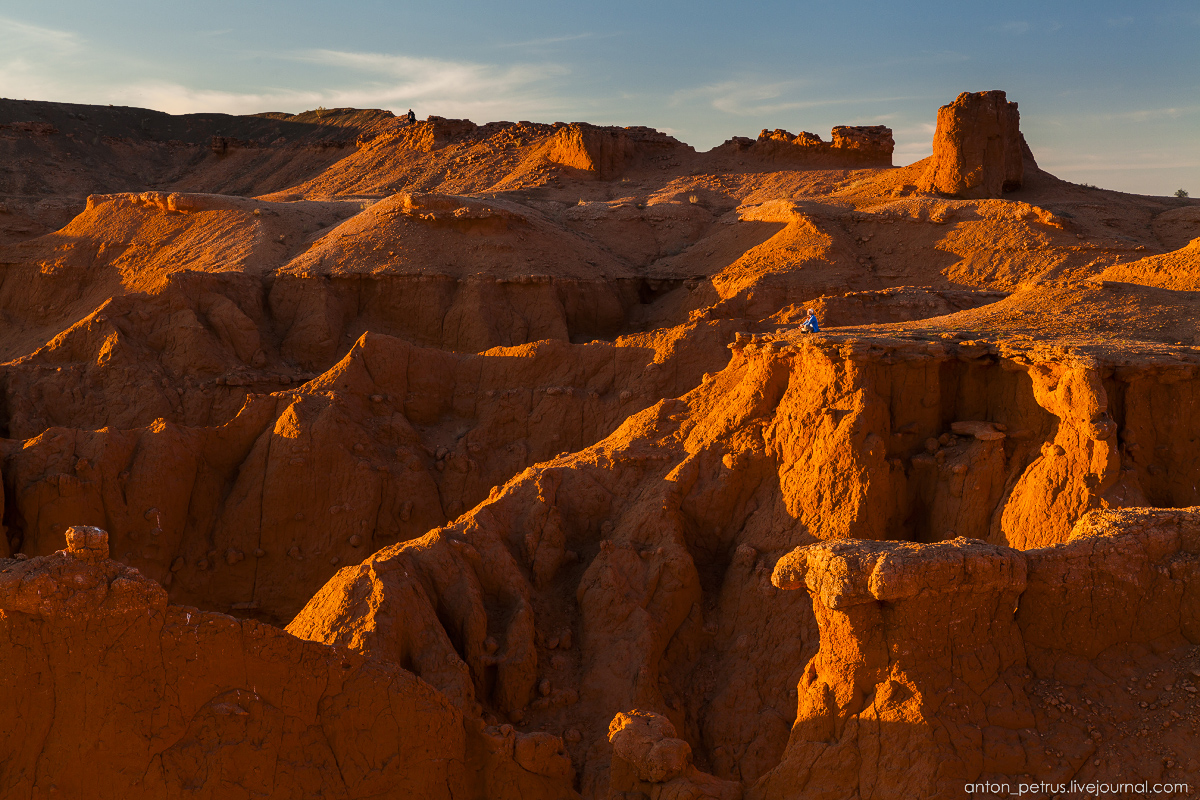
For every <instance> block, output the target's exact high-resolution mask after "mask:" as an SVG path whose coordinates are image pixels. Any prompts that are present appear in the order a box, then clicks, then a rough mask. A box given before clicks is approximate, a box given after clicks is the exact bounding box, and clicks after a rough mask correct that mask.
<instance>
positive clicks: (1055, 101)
mask: <svg viewBox="0 0 1200 800" xmlns="http://www.w3.org/2000/svg"><path fill="white" fill-rule="evenodd" d="M988 89H1003V90H1005V91H1006V92H1007V93H1008V98H1009V99H1010V100H1015V101H1016V102H1017V103H1018V104H1019V108H1020V112H1021V128H1022V131H1023V132H1024V134H1025V138H1026V140H1027V141H1028V142H1029V145H1030V147H1031V148H1032V149H1033V152H1034V155H1035V156H1036V157H1037V159H1038V163H1039V164H1040V165H1041V166H1042V168H1043V169H1047V170H1049V171H1050V172H1052V173H1054V174H1056V175H1058V176H1059V177H1062V178H1065V179H1067V180H1071V181H1075V182H1078V183H1088V184H1094V185H1097V186H1101V187H1104V188H1108V189H1119V190H1122V191H1128V192H1137V193H1141V194H1157V195H1164V194H1171V193H1173V192H1174V191H1175V190H1176V189H1180V188H1183V189H1187V190H1189V191H1190V193H1191V195H1192V196H1193V197H1200V0H1176V1H1175V2H1154V1H1153V0H1145V1H1144V2H1108V1H1107V0H1087V1H1086V2H1054V1H1053V0H1040V1H1039V2H1023V0H1008V1H1007V2H1003V3H990V2H988V3H985V2H978V1H977V0H966V2H907V3H905V2H896V0H891V2H874V1H873V0H857V2H841V3H839V2H830V0H822V2H819V3H818V2H803V1H801V0H791V2H747V1H746V0H743V1H742V2H736V3H735V2H721V3H717V2H709V1H708V0H691V1H690V2H665V1H664V2H655V1H654V0H638V1H627V0H608V1H607V2H594V1H593V2H586V3H585V2H577V1H576V0H554V1H553V2H549V1H546V2H543V1H542V0H533V1H530V2H509V3H502V2H495V0H491V2H480V1H479V0H454V2H446V1H443V2H401V1H399V0H392V1H391V2H384V0H361V1H359V2H353V0H341V2H330V0H321V2H313V1H312V0H287V1H286V2H282V1H280V2H274V1H264V2H252V1H251V0H237V1H235V2H231V1H230V0H204V2H188V3H184V2H181V1H180V0H158V2H153V3H150V2H127V1H126V0H107V2H104V3H97V2H95V0H37V2H30V1H29V0H25V1H24V2H16V1H15V0H0V97H9V98H18V99H29V100H54V101H61V102H75V103H101V104H107V103H112V104H116V105H132V106H141V107H147V108H154V109H158V110H161V111H168V112H171V113H187V112H194V111H220V112H227V113H235V114H237V113H256V112H260V111H287V112H292V113H295V112H299V111H303V110H306V109H311V108H316V107H318V106H325V107H326V108H335V107H343V106H355V107H360V108H362V107H366V108H387V109H391V110H393V111H397V112H403V111H406V110H407V109H408V108H409V107H411V108H413V109H414V110H415V111H416V113H417V115H418V116H419V117H421V118H424V117H425V116H427V115H429V114H438V115H441V116H446V117H467V118H470V119H472V120H474V121H476V122H480V123H482V122H487V121H493V120H512V121H517V120H533V121H539V122H554V121H564V122H573V121H587V122H592V123H596V124H602V125H648V126H650V127H654V128H658V129H659V130H662V131H666V132H667V133H670V134H672V135H673V136H675V137H677V138H679V139H681V140H683V141H685V142H687V143H688V144H690V145H692V146H694V147H696V148H697V149H700V150H704V149H708V148H710V147H713V146H715V145H718V144H720V143H721V142H723V141H725V140H726V139H728V138H729V137H731V136H751V137H753V136H756V135H757V134H758V131H759V130H760V129H762V128H785V129H787V130H789V131H792V132H793V133H796V132H799V131H801V130H806V131H811V132H814V133H817V134H819V135H820V136H822V138H825V139H828V138H829V130H830V128H832V127H833V126H834V125H888V126H889V127H891V128H892V129H893V131H894V135H895V139H896V154H895V157H894V163H896V164H897V165H905V164H909V163H912V162H913V161H916V160H919V159H921V158H924V157H925V156H927V155H929V153H930V149H931V143H932V138H933V131H934V125H935V120H936V115H937V108H938V106H940V105H944V104H946V103H949V102H951V101H952V100H953V99H954V98H955V97H956V96H957V95H958V94H959V93H960V92H963V91H984V90H988Z"/></svg>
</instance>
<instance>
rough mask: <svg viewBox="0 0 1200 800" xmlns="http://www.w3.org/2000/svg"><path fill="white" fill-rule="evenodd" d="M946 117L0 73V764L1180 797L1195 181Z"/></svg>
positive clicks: (1193, 391)
mask: <svg viewBox="0 0 1200 800" xmlns="http://www.w3.org/2000/svg"><path fill="white" fill-rule="evenodd" d="M943 117H944V119H943ZM938 131H939V132H938V137H939V140H938V143H937V145H936V146H935V156H934V158H932V159H930V160H929V161H926V162H920V163H918V164H914V165H910V166H908V167H900V168H893V167H891V166H890V163H891V161H890V159H891V150H892V141H891V136H890V131H888V130H887V129H884V128H845V127H839V128H835V129H834V131H833V136H832V142H823V141H821V140H820V139H819V137H816V136H813V135H810V134H801V135H799V136H793V135H791V134H789V133H786V132H785V131H782V130H777V131H775V132H774V133H769V132H768V133H765V134H764V136H762V137H760V139H759V141H757V142H756V141H753V140H750V139H735V140H733V141H731V142H730V143H727V144H726V145H722V146H720V147H717V148H714V149H713V150H711V151H709V152H707V153H697V152H695V151H694V150H692V149H691V148H689V147H687V146H686V145H683V144H682V143H680V142H677V141H676V140H674V139H671V138H670V137H667V136H664V135H662V134H659V133H657V132H655V131H652V130H650V129H644V128H602V127H596V126H590V125H586V124H582V123H572V124H570V125H567V124H563V123H555V124H542V123H534V122H517V123H513V122H493V123H487V124H483V125H478V124H475V123H473V122H471V121H469V120H451V119H445V118H442V117H437V116H432V117H430V118H429V119H427V120H425V121H424V122H419V123H416V124H413V125H408V124H404V123H403V122H402V121H400V120H396V119H395V118H393V117H392V116H391V115H390V114H388V113H386V112H369V111H354V110H352V109H340V110H333V111H326V110H320V111H319V112H307V113H306V114H301V115H294V116H292V115H279V114H268V115H261V116H258V117H252V118H241V117H239V118H230V117H218V116H216V115H213V116H212V117H209V116H205V115H199V116H195V117H194V118H189V120H188V121H187V124H183V122H182V121H181V120H180V119H179V118H175V117H170V116H168V115H154V114H152V113H150V112H146V113H145V114H144V115H142V112H139V111H137V110H130V109H111V108H106V109H99V108H97V109H92V108H90V107H83V106H63V105H60V104H40V103H17V102H13V101H0V152H3V154H4V155H5V157H6V158H8V159H9V161H8V162H6V163H10V164H12V165H14V167H13V168H12V169H10V170H9V171H8V172H5V173H2V174H0V195H2V196H0V322H2V325H0V352H3V354H4V361H3V363H2V364H0V382H2V383H3V392H2V395H0V396H2V398H3V402H2V403H0V433H2V434H3V437H4V438H3V439H0V458H2V462H0V473H2V477H3V483H4V496H3V504H2V506H0V508H2V509H3V526H4V531H3V532H4V533H5V535H4V536H3V537H0V558H2V560H0V626H3V627H4V628H5V631H6V633H5V635H4V636H0V641H3V642H6V643H7V644H4V645H3V646H2V647H0V656H3V658H2V659H0V660H3V663H4V664H5V669H6V673H5V674H6V676H7V677H6V678H5V679H4V680H3V681H0V683H2V684H3V686H4V687H6V688H4V689H3V690H2V691H4V692H7V694H5V700H6V707H8V708H9V713H10V716H9V723H6V727H5V731H6V733H5V734H4V735H3V736H0V742H2V745H0V764H2V765H3V766H2V767H0V786H2V787H3V788H2V789H0V793H2V794H4V795H5V796H10V795H11V796H14V797H30V798H33V797H44V796H53V794H52V792H51V789H54V790H56V791H57V792H58V793H59V794H60V795H73V796H74V795H79V794H80V793H81V792H82V793H86V791H87V790H88V789H89V788H91V787H95V786H100V787H103V789H102V791H107V792H110V794H111V795H112V796H114V797H116V796H120V797H140V796H146V797H150V796H154V797H157V796H162V795H164V794H165V795H168V796H171V795H172V793H175V794H178V793H179V792H183V793H185V794H186V793H189V792H191V793H196V794H207V795H211V796H222V797H223V796H226V795H231V794H238V793H243V794H247V795H250V796H264V797H291V796H298V795H304V794H306V793H307V794H312V795H317V794H323V795H326V796H346V797H386V796H422V797H432V798H453V797H467V798H470V797H498V798H507V797H521V798H529V799H530V800H536V799H537V798H542V797H545V798H562V797H573V796H577V795H578V796H582V797H586V798H589V800H591V799H593V798H594V799H595V800H602V799H603V800H607V799H608V798H620V799H621V800H642V798H651V799H652V800H668V798H719V799H720V800H732V799H733V798H736V797H738V796H739V795H747V796H750V797H763V798H768V797H769V798H776V797H778V798H787V797H795V796H809V795H814V796H830V797H855V796H858V797H862V796H866V795H872V796H896V797H910V796H917V797H933V796H946V795H947V794H949V795H951V796H956V795H957V794H959V793H960V792H961V791H962V784H964V783H965V782H967V781H970V780H989V779H992V778H1007V779H1009V780H1012V781H1021V780H1034V779H1036V780H1042V781H1051V780H1055V781H1057V780H1066V779H1092V778H1098V779H1099V778H1109V777H1116V776H1128V775H1130V774H1137V775H1139V776H1144V777H1145V778H1146V779H1148V780H1153V779H1155V778H1156V777H1159V778H1161V779H1163V780H1168V779H1172V778H1176V777H1178V776H1180V775H1184V776H1186V775H1187V774H1190V773H1194V772H1195V770H1196V769H1198V768H1200V763H1198V762H1200V754H1198V752H1197V749H1196V745H1195V741H1196V738H1195V736H1194V733H1195V727H1196V725H1197V723H1198V722H1200V717H1198V713H1200V712H1198V710H1197V708H1196V702H1195V700H1194V699H1193V697H1194V695H1195V694H1196V691H1194V690H1200V686H1197V682H1198V680H1200V650H1197V649H1196V645H1197V639H1198V634H1197V627H1196V626H1197V615H1198V611H1197V599H1196V597H1195V593H1196V589H1195V586H1194V583H1195V581H1194V576H1195V574H1196V564H1195V562H1196V558H1197V547H1196V543H1195V542H1194V541H1193V540H1194V539H1195V538H1196V533H1195V531H1196V527H1197V522H1196V519H1197V512H1196V510H1195V508H1185V509H1182V510H1181V509H1180V507H1194V506H1196V504H1197V503H1200V495H1198V494H1197V489H1196V486H1197V479H1198V476H1200V460H1198V457H1197V455H1196V453H1197V452H1200V451H1198V450H1197V448H1196V446H1195V445H1196V441H1197V439H1198V438H1200V429H1198V428H1197V424H1198V423H1197V420H1200V408H1198V407H1197V406H1198V404H1200V353H1198V352H1197V350H1196V349H1195V345H1197V344H1200V323H1197V319H1200V314H1197V308H1200V299H1198V298H1197V296H1196V293H1195V292H1192V291H1189V290H1190V289H1194V288H1196V287H1197V286H1200V283H1198V282H1197V281H1198V279H1197V276H1198V275H1200V268H1198V267H1197V263H1196V254H1197V250H1196V245H1195V241H1196V240H1197V237H1200V228H1197V224H1200V216H1197V215H1196V213H1195V211H1196V208H1197V206H1196V204H1195V203H1193V202H1192V201H1189V200H1186V199H1181V200H1174V199H1170V198H1149V197H1146V198H1140V197H1136V196H1133V195H1124V194H1116V193H1109V192H1104V191H1102V190H1096V189H1089V188H1085V187H1078V186H1074V185H1072V184H1067V183H1065V182H1062V181H1059V180H1057V179H1056V178H1054V177H1053V176H1050V175H1047V174H1046V173H1043V172H1040V171H1034V168H1033V162H1032V160H1031V157H1030V156H1029V154H1028V153H1027V152H1024V151H1023V150H1022V149H1021V148H1023V144H1022V143H1021V141H1020V135H1019V131H1018V129H1017V118H1016V113H1015V107H1014V106H1013V105H1012V104H1009V103H1008V102H1007V100H1006V99H1005V98H1003V97H1002V96H999V95H998V93H985V94H984V95H965V96H963V97H962V98H960V99H959V100H958V101H955V103H953V104H951V105H950V106H947V107H946V108H944V109H943V110H942V113H940V114H939V127H938ZM214 137H215V138H214ZM88 142H92V145H90V146H89V145H88V144H87V143H88ZM1014 142H1016V144H1017V145H1020V147H1018V151H1019V152H1018V153H1017V156H1015V157H1014V156H1013V155H1012V154H1013V146H1014ZM1014 158H1015V159H1016V160H1014ZM1022 158H1023V159H1024V161H1022ZM64 165H69V166H64ZM1021 167H1023V168H1024V170H1025V172H1024V179H1025V181H1024V186H1023V190H1022V192H1021V194H1020V195H1019V196H1020V197H1021V200H1020V201H1014V200H1011V199H1007V198H1006V197H1003V196H1002V194H1003V192H1004V190H1005V188H1006V186H1005V183H1006V182H1007V183H1008V184H1009V186H1008V187H1007V188H1012V186H1013V184H1014V181H1015V180H1020V179H1021V173H1020V170H1019V168H1021ZM926 175H928V180H925V176H926ZM984 195H987V196H986V197H985V196H984ZM1011 196H1012V195H1009V197H1011ZM809 309H815V310H816V312H817V314H818V316H819V318H820V321H821V325H822V332H821V333H819V334H808V333H803V332H801V331H800V330H799V329H798V327H799V325H800V323H801V322H802V321H803V320H804V319H805V318H806V317H807V316H808V310H809ZM64 533H66V534H67V540H68V548H67V550H66V551H62V550H61V548H62V543H63V537H64ZM797 548H801V549H799V550H797ZM109 551H111V556H112V557H111V558H110V557H109ZM773 575H774V577H775V582H774V583H773V582H772V576H773ZM801 588H803V589H807V591H798V589H801ZM227 614H231V615H232V616H227ZM283 626H286V630H281V629H280V628H282V627H283ZM1089 701H1090V702H1089ZM1142 704H1145V705H1144V706H1143V705H1142ZM1189 771H1190V772H1189ZM939 792H940V795H939Z"/></svg>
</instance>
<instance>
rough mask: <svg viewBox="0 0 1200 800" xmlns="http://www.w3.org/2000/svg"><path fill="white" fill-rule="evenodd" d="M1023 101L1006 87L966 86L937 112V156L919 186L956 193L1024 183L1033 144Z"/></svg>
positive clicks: (984, 193)
mask: <svg viewBox="0 0 1200 800" xmlns="http://www.w3.org/2000/svg"><path fill="white" fill-rule="evenodd" d="M1020 119H1021V117H1020V114H1019V113H1018V112H1017V104H1016V103H1013V102H1009V101H1008V99H1007V98H1006V97H1005V95H1004V92H1001V91H990V92H976V93H974V94H972V93H970V92H963V93H962V94H960V95H959V96H958V98H957V99H955V101H954V102H953V103H950V104H949V105H945V106H942V107H941V108H939V109H938V114H937V131H936V132H935V133H934V136H933V157H932V158H931V159H930V161H929V164H928V166H927V167H926V168H925V173H924V175H922V176H921V179H920V181H919V183H918V184H917V188H918V189H919V190H920V191H923V192H936V193H938V194H945V195H951V196H954V197H974V198H982V197H1000V195H1001V193H1003V192H1010V191H1013V190H1014V189H1019V188H1021V185H1022V183H1023V182H1024V176H1025V159H1026V157H1029V158H1030V160H1032V156H1028V155H1027V154H1028V149H1029V148H1028V147H1027V146H1026V144H1025V138H1024V137H1023V136H1022V135H1021V126H1020Z"/></svg>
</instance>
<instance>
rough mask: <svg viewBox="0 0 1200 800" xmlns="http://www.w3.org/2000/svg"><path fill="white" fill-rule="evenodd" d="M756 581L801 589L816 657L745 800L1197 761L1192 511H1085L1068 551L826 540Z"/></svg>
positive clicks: (1174, 774)
mask: <svg viewBox="0 0 1200 800" xmlns="http://www.w3.org/2000/svg"><path fill="white" fill-rule="evenodd" d="M772 580H773V581H774V583H775V585H777V586H779V587H780V588H782V589H797V588H805V589H807V591H808V593H809V595H810V596H811V597H812V600H813V608H814V611H815V613H816V615H817V622H818V624H819V625H820V628H821V648H820V651H819V652H818V654H817V656H816V657H815V658H814V659H813V660H812V661H811V662H809V664H808V666H807V667H806V669H805V672H804V677H803V678H802V679H801V681H800V684H799V687H798V689H799V704H798V711H797V716H796V723H795V726H794V727H793V729H792V735H791V738H790V740H789V742H788V747H787V751H786V752H785V754H784V756H783V759H782V761H781V762H780V764H779V766H778V767H776V768H775V769H774V770H772V771H771V772H770V773H768V774H767V775H765V776H764V777H763V778H761V779H760V780H759V781H758V782H757V783H756V784H755V785H754V786H753V787H752V789H751V791H750V792H749V793H748V794H749V796H750V797H753V798H763V800H766V799H767V798H791V797H797V796H809V795H819V796H822V797H830V798H861V797H885V798H886V797H895V798H901V797H930V798H932V797H947V796H961V795H963V794H964V793H965V794H967V795H969V794H972V793H973V792H972V790H971V789H964V787H970V786H974V785H978V784H981V783H1005V782H1008V783H1011V784H1013V785H1015V784H1017V783H1019V782H1022V781H1024V782H1026V783H1029V782H1031V781H1034V780H1036V781H1039V782H1045V783H1048V784H1050V785H1052V786H1057V785H1062V784H1067V783H1069V782H1070V781H1071V780H1077V781H1079V782H1081V783H1086V782H1089V781H1097V780H1099V781H1112V780H1115V779H1116V777H1117V775H1119V774H1128V770H1130V769H1133V770H1134V771H1135V773H1134V774H1139V775H1142V774H1144V775H1146V776H1147V778H1146V779H1147V780H1152V781H1153V780H1162V781H1167V780H1172V779H1182V776H1183V775H1185V774H1186V773H1187V771H1188V770H1190V769H1194V768H1195V767H1196V766H1200V749H1198V748H1197V747H1196V745H1195V743H1194V740H1193V739H1191V738H1190V736H1191V733H1190V732H1191V731H1193V730H1194V729H1195V725H1196V723H1197V721H1198V720H1200V708H1198V704H1197V700H1196V691H1197V690H1196V686H1195V683H1196V681H1197V679H1198V678H1200V662H1198V661H1197V660H1196V658H1197V653H1200V648H1196V647H1194V645H1198V644H1200V628H1197V624H1196V620H1197V619H1200V616H1198V614H1200V605H1198V604H1200V516H1197V513H1196V510H1195V509H1186V510H1180V511H1175V510H1166V509H1139V510H1137V511H1121V512H1092V513H1091V514H1089V515H1088V516H1087V517H1085V518H1084V519H1083V520H1081V521H1080V523H1079V525H1078V526H1077V527H1076V530H1075V533H1074V534H1073V535H1072V539H1071V541H1070V542H1068V543H1066V544H1062V545H1057V546H1055V547H1051V548H1046V549H1041V550H1032V551H1028V552H1026V553H1022V552H1020V551H1016V550H1012V549H1010V548H1006V547H997V546H995V545H988V544H985V543H982V542H978V541H971V540H967V539H955V540H954V541H951V542H942V543H939V544H933V545H918V544H911V543H897V542H830V543H823V544H819V545H813V546H810V547H806V548H800V549H798V550H796V551H794V552H792V553H791V554H789V555H787V556H785V557H784V558H781V559H780V560H779V562H778V563H777V564H776V566H775V570H774V574H773V577H772ZM1146 697H1150V698H1152V699H1151V702H1149V703H1148V702H1146V700H1145V699H1143V698H1146ZM1168 707H1169V708H1170V709H1171V710H1169V711H1168ZM1131 749H1136V751H1137V755H1133V753H1132V752H1131ZM1050 793H1051V794H1053V793H1061V790H1059V791H1057V792H1056V791H1055V790H1053V789H1051V790H1050Z"/></svg>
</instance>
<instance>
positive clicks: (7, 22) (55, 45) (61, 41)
mask: <svg viewBox="0 0 1200 800" xmlns="http://www.w3.org/2000/svg"><path fill="white" fill-rule="evenodd" d="M0 45H3V52H5V53H8V54H9V55H13V54H15V53H17V52H20V51H25V50H33V49H37V50H38V51H39V52H42V53H43V54H44V53H45V50H46V48H49V49H51V50H53V51H54V53H55V54H56V55H63V54H65V53H72V52H76V51H78V50H79V49H80V47H81V46H82V45H83V38H82V37H80V36H79V35H78V34H76V33H73V32H71V31H63V30H56V29H54V28H46V27H43V26H41V25H30V24H29V23H27V22H20V21H18V20H15V19H11V18H9V17H0Z"/></svg>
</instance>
